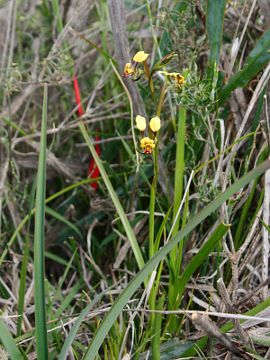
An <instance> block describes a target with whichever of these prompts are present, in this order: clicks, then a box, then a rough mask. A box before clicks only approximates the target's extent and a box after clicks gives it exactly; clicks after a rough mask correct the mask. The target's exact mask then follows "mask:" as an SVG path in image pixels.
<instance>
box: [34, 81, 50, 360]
mask: <svg viewBox="0 0 270 360" xmlns="http://www.w3.org/2000/svg"><path fill="white" fill-rule="evenodd" d="M47 94H48V88H47V85H46V84H45V85H44V97H43V111H42V125H41V139H40V153H39V162H38V175H37V193H36V214H35V236H34V295H35V296H34V297H35V324H36V349H37V358H38V359H39V360H47V359H48V342H47V324H46V306H45V281H44V280H45V270H44V265H45V264H44V262H45V261H44V259H45V256H44V221H45V190H46V127H47V126H46V124H47Z"/></svg>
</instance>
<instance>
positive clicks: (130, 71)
mask: <svg viewBox="0 0 270 360" xmlns="http://www.w3.org/2000/svg"><path fill="white" fill-rule="evenodd" d="M134 73H135V69H134V68H133V66H132V65H131V63H126V65H125V67H124V76H125V77H128V76H130V75H133V74H134Z"/></svg>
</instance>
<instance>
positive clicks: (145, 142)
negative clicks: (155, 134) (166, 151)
mask: <svg viewBox="0 0 270 360" xmlns="http://www.w3.org/2000/svg"><path fill="white" fill-rule="evenodd" d="M140 145H141V148H142V150H143V152H144V154H151V153H152V150H153V149H154V148H155V146H156V145H155V141H154V140H153V139H150V138H149V137H144V138H142V139H141V141H140Z"/></svg>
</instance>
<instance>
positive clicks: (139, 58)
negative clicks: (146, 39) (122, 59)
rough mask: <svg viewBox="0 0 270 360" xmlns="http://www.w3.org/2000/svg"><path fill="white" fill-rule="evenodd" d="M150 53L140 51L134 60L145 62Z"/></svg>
mask: <svg viewBox="0 0 270 360" xmlns="http://www.w3.org/2000/svg"><path fill="white" fill-rule="evenodd" d="M148 56H149V54H146V53H145V52H144V51H138V52H137V53H136V54H135V55H134V56H133V59H132V60H133V61H135V62H137V63H141V62H144V61H145V60H146V59H147V58H148Z"/></svg>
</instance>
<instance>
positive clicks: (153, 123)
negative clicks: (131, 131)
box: [149, 116, 160, 133]
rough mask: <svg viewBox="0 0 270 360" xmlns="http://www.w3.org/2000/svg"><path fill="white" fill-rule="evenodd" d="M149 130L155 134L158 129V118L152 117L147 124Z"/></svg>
mask: <svg viewBox="0 0 270 360" xmlns="http://www.w3.org/2000/svg"><path fill="white" fill-rule="evenodd" d="M149 126H150V129H151V130H152V131H153V132H154V133H156V132H157V131H158V130H159V129H160V118H159V117H158V116H155V117H153V118H152V119H151V120H150V123H149Z"/></svg>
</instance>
